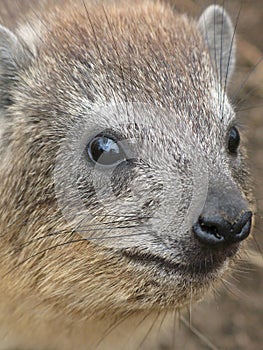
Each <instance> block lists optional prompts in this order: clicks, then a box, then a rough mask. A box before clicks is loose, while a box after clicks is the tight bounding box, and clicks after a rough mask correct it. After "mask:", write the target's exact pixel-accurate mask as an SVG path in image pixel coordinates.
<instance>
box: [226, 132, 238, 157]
mask: <svg viewBox="0 0 263 350" xmlns="http://www.w3.org/2000/svg"><path fill="white" fill-rule="evenodd" d="M239 144H240V135H239V132H238V130H237V128H236V127H235V126H233V127H232V128H231V129H230V130H229V134H228V151H229V153H231V154H236V153H237V149H238V147H239Z"/></svg>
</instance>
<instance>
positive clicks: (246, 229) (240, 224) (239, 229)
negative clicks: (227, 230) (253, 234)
mask: <svg viewBox="0 0 263 350" xmlns="http://www.w3.org/2000/svg"><path fill="white" fill-rule="evenodd" d="M251 224H252V212H251V211H247V212H246V213H244V214H243V215H242V216H241V218H240V219H239V220H238V221H237V222H236V223H235V224H234V225H233V233H234V237H233V239H235V240H236V242H239V241H242V240H244V239H246V238H247V237H248V235H249V233H250V230H251Z"/></svg>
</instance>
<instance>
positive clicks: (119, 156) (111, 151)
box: [87, 134, 126, 166]
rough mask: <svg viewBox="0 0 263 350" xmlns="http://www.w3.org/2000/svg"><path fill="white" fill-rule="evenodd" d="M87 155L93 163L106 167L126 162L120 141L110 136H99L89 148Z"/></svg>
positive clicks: (90, 143)
mask: <svg viewBox="0 0 263 350" xmlns="http://www.w3.org/2000/svg"><path fill="white" fill-rule="evenodd" d="M87 154H88V156H89V158H90V160H91V161H92V162H93V163H97V164H100V165H104V166H113V165H117V164H119V163H121V162H123V161H125V160H126V155H125V153H124V151H123V149H122V147H121V146H120V145H119V143H118V141H117V140H116V139H115V138H114V137H113V136H112V135H108V134H99V135H97V136H96V137H94V138H93V139H92V140H91V141H90V142H89V144H88V146H87Z"/></svg>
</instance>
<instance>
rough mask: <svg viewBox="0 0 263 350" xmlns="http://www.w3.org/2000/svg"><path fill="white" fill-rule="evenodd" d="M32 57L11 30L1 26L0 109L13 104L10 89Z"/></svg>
mask: <svg viewBox="0 0 263 350" xmlns="http://www.w3.org/2000/svg"><path fill="white" fill-rule="evenodd" d="M31 57H32V54H31V53H30V51H29V50H28V49H27V48H26V46H25V44H22V42H20V40H19V39H18V37H17V36H16V35H15V34H14V33H12V32H11V31H10V30H9V29H7V28H5V27H3V26H1V25H0V108H1V109H2V108H4V107H5V106H7V105H9V104H10V103H11V99H10V88H11V86H12V85H13V84H14V82H15V80H16V76H17V73H18V70H19V69H21V68H22V67H24V66H25V65H26V64H27V63H28V62H29V60H30V58H31Z"/></svg>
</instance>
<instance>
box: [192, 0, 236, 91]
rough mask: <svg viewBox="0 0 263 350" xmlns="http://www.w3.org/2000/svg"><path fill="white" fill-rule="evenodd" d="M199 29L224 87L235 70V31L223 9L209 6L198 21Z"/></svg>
mask: <svg viewBox="0 0 263 350" xmlns="http://www.w3.org/2000/svg"><path fill="white" fill-rule="evenodd" d="M198 26H199V29H200V31H201V33H202V35H203V38H204V40H205V42H206V45H207V47H208V50H209V53H210V58H211V60H212V62H213V65H214V68H215V71H216V74H217V78H218V81H219V83H220V84H221V86H222V87H223V88H225V87H226V85H227V83H228V81H229V79H230V78H231V76H232V73H233V71H234V68H235V52H236V45H235V38H234V36H235V30H234V27H233V24H232V21H231V19H230V17H229V15H228V14H227V13H226V11H225V9H224V8H222V7H221V6H218V5H212V6H209V7H208V8H207V9H206V10H205V11H204V12H203V14H202V15H201V17H200V19H199V21H198Z"/></svg>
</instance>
